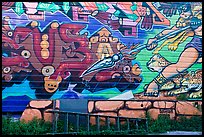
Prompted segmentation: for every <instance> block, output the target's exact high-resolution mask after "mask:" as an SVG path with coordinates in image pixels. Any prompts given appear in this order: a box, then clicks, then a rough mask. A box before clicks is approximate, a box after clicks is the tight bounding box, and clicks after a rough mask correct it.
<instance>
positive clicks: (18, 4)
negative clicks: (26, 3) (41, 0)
mask: <svg viewBox="0 0 204 137" xmlns="http://www.w3.org/2000/svg"><path fill="white" fill-rule="evenodd" d="M14 11H15V12H16V14H17V15H18V16H21V15H22V14H23V13H24V10H23V2H16V5H15V9H14Z"/></svg>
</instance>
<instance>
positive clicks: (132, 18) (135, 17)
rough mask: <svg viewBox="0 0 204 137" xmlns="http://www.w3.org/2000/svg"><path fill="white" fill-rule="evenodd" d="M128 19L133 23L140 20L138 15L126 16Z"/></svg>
mask: <svg viewBox="0 0 204 137" xmlns="http://www.w3.org/2000/svg"><path fill="white" fill-rule="evenodd" d="M126 15H127V17H128V18H129V19H131V20H133V21H136V20H137V19H138V16H137V15H136V14H126Z"/></svg>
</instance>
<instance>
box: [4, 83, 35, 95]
mask: <svg viewBox="0 0 204 137" xmlns="http://www.w3.org/2000/svg"><path fill="white" fill-rule="evenodd" d="M23 95H27V96H28V97H30V98H32V99H35V98H36V97H35V90H33V89H31V88H30V86H29V81H27V80H25V81H24V82H22V84H14V85H13V86H12V87H6V88H5V89H4V90H3V91H2V99H4V98H6V97H9V96H23Z"/></svg>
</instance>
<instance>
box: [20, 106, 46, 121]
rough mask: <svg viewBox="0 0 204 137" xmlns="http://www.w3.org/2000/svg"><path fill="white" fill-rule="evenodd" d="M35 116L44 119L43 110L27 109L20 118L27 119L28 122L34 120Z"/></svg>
mask: <svg viewBox="0 0 204 137" xmlns="http://www.w3.org/2000/svg"><path fill="white" fill-rule="evenodd" d="M34 117H36V118H37V119H42V115H41V112H40V111H39V110H38V109H25V110H24V111H23V114H22V115H21V118H20V120H21V121H22V120H25V122H28V121H32V120H33V118H34Z"/></svg>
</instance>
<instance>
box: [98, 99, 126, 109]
mask: <svg viewBox="0 0 204 137" xmlns="http://www.w3.org/2000/svg"><path fill="white" fill-rule="evenodd" d="M95 105H96V109H97V110H100V111H117V110H118V109H120V108H122V107H123V106H124V102H123V101H97V102H96V104H95Z"/></svg>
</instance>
